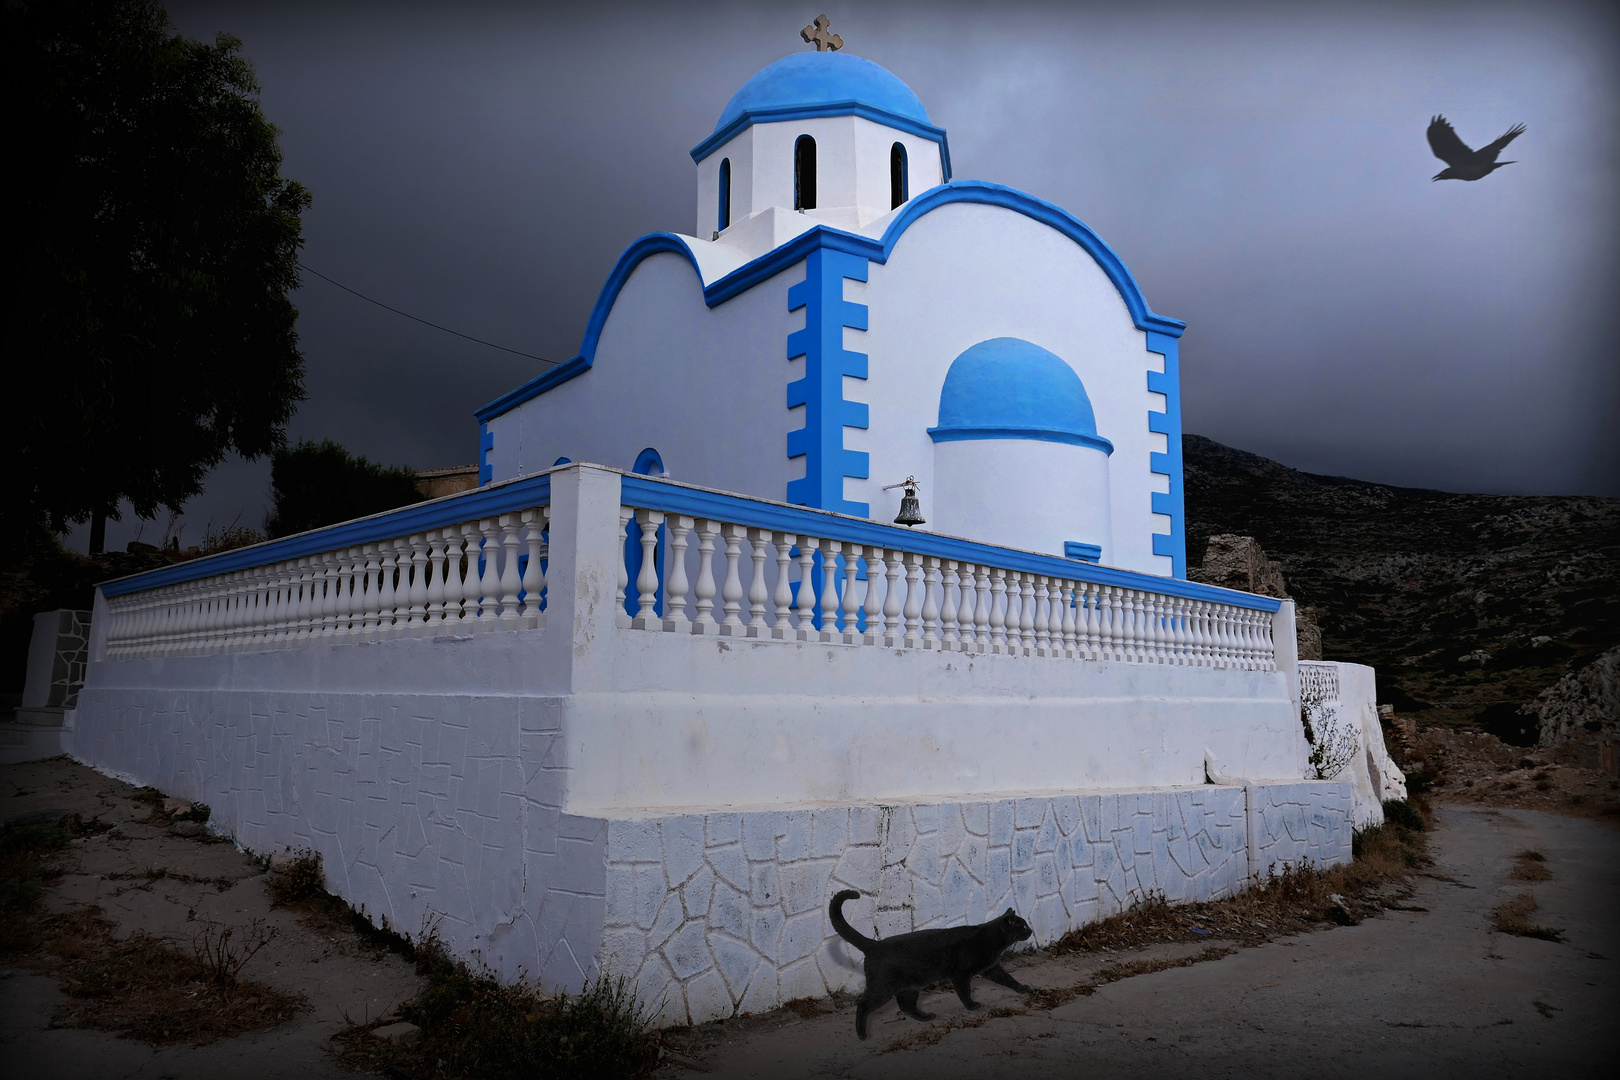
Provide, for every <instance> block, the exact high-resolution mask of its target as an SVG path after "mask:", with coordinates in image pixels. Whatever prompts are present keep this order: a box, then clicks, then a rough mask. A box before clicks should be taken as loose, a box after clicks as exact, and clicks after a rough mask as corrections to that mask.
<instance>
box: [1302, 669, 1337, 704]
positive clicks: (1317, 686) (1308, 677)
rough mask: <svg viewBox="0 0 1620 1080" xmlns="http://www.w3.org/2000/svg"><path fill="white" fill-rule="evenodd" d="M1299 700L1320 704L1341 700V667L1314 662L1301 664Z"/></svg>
mask: <svg viewBox="0 0 1620 1080" xmlns="http://www.w3.org/2000/svg"><path fill="white" fill-rule="evenodd" d="M1299 699H1300V700H1301V701H1309V702H1314V703H1317V704H1320V703H1321V702H1324V701H1338V700H1339V666H1338V665H1337V664H1326V663H1322V662H1320V661H1314V660H1301V661H1300V662H1299Z"/></svg>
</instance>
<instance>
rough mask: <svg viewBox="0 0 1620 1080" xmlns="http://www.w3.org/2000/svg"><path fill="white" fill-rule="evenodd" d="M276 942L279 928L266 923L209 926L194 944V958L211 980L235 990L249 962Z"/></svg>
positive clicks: (261, 920) (193, 939)
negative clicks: (241, 925)
mask: <svg viewBox="0 0 1620 1080" xmlns="http://www.w3.org/2000/svg"><path fill="white" fill-rule="evenodd" d="M275 938H276V928H275V927H273V926H272V927H269V928H266V927H265V925H264V920H263V919H254V920H253V922H252V923H251V924H250V925H248V926H245V927H234V926H222V925H220V924H219V923H216V922H209V923H208V924H207V925H205V926H204V927H203V928H202V929H201V930H199V931H197V936H196V937H194V938H192V940H191V954H192V956H193V957H195V958H196V960H197V963H198V965H199V966H200V967H201V968H202V969H203V970H204V971H205V972H207V973H208V977H209V978H210V979H212V980H213V981H214V982H215V983H217V984H218V985H220V986H235V985H236V976H237V975H238V974H240V973H241V971H242V969H243V968H244V967H246V966H247V962H248V961H249V960H252V959H253V957H254V956H255V955H256V954H257V953H258V952H259V950H260V949H262V948H264V947H265V946H266V945H268V944H270V943H271V942H272V941H274V940H275Z"/></svg>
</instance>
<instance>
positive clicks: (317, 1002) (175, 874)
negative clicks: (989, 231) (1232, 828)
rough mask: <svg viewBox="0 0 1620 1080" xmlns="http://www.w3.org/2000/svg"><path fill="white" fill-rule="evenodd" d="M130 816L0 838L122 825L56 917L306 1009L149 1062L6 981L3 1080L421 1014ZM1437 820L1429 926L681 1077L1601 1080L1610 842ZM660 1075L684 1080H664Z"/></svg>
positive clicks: (397, 991) (211, 1058)
mask: <svg viewBox="0 0 1620 1080" xmlns="http://www.w3.org/2000/svg"><path fill="white" fill-rule="evenodd" d="M135 795H136V793H135V789H133V788H130V787H129V786H128V785H124V784H120V783H118V782H117V781H113V780H109V779H107V778H105V777H101V776H99V775H97V774H95V773H93V772H91V771H90V770H88V769H84V768H82V767H80V766H76V765H72V764H70V763H68V762H66V761H63V760H56V761H50V762H37V763H33V764H30V765H23V766H11V767H6V768H0V821H5V820H11V819H14V818H16V817H17V816H18V815H21V814H26V813H32V812H36V811H52V812H68V813H78V814H80V815H81V817H83V818H85V819H86V820H89V819H92V818H100V819H101V820H102V821H104V822H109V823H112V822H116V823H117V828H116V829H114V830H112V831H110V832H104V833H102V834H100V835H95V836H86V837H83V838H81V839H79V840H76V841H74V843H73V845H72V847H71V852H72V857H71V859H70V860H69V863H68V867H67V870H68V872H67V873H66V874H65V875H64V876H63V877H61V878H60V880H58V881H56V882H55V883H54V884H53V885H52V886H51V887H50V888H49V890H48V891H47V894H46V898H45V901H44V903H45V905H46V907H47V909H49V910H54V911H62V910H68V909H70V908H72V907H74V906H75V905H82V904H95V905H98V906H99V907H101V908H102V909H103V910H104V911H105V912H106V913H107V914H108V915H109V916H110V917H111V918H113V919H114V920H115V921H116V922H117V923H118V925H119V933H121V934H128V933H130V932H132V931H134V930H137V929H139V930H144V931H146V932H148V933H150V934H154V935H166V936H168V937H170V938H172V939H173V940H174V941H175V942H176V943H178V944H180V945H182V946H184V945H185V944H186V943H188V942H190V940H191V938H192V936H193V934H194V933H195V928H196V926H197V925H198V924H199V922H205V921H207V920H213V921H215V922H216V923H224V924H231V925H238V926H240V925H246V924H248V923H250V922H251V921H252V920H253V919H264V920H266V922H267V923H268V924H269V925H271V926H274V927H276V928H277V930H278V931H279V936H278V938H277V939H276V940H275V941H274V942H273V943H272V944H271V945H270V946H269V947H268V948H266V949H265V950H264V952H263V953H261V954H260V956H259V957H258V958H256V959H255V960H254V961H253V962H252V964H251V965H250V966H249V967H248V968H247V969H246V970H245V971H244V972H243V974H244V976H246V977H251V978H256V979H259V980H261V981H263V982H266V983H269V984H270V985H272V986H274V987H276V988H278V989H283V990H287V991H289V992H293V993H301V994H304V995H306V996H307V998H308V1000H309V1003H310V1004H309V1007H308V1008H307V1009H305V1010H303V1011H302V1012H300V1013H299V1014H298V1016H297V1018H296V1019H295V1020H294V1021H293V1022H292V1023H290V1024H287V1025H285V1026H284V1027H281V1028H279V1029H277V1030H275V1031H272V1032H268V1033H265V1034H260V1035H248V1036H240V1037H237V1038H232V1039H224V1040H221V1041H218V1042H215V1043H212V1044H210V1045H207V1046H201V1047H194V1046H190V1045H186V1044H184V1043H182V1044H179V1045H173V1046H168V1047H163V1048H153V1047H149V1046H146V1045H144V1044H142V1043H139V1042H135V1041H132V1040H129V1039H123V1038H119V1037H117V1036H115V1035H111V1034H106V1033H102V1032H95V1031H84V1030H74V1029H65V1028H53V1027H51V1026H50V1024H51V1018H52V1016H53V1014H54V1013H55V1012H56V1008H57V1005H58V1004H59V1003H60V1002H61V1001H62V1000H63V998H62V993H61V991H60V990H59V989H58V988H57V983H56V980H55V979H54V978H50V977H47V976H42V975H37V974H31V973H29V972H26V971H22V970H18V969H17V968H9V969H7V968H3V967H0V1075H3V1076H49V1077H51V1078H52V1080H75V1078H79V1077H85V1078H90V1077H95V1078H104V1077H105V1078H123V1077H130V1078H148V1077H150V1078H158V1077H175V1078H189V1077H197V1078H205V1077H206V1078H208V1080H221V1078H231V1077H254V1078H258V1077H296V1078H298V1080H317V1078H322V1077H334V1078H335V1077H343V1076H352V1075H353V1074H349V1073H345V1072H344V1071H343V1070H342V1069H341V1068H340V1067H339V1066H338V1065H337V1064H336V1062H335V1061H334V1060H333V1059H332V1058H331V1057H330V1056H329V1054H328V1053H327V1051H326V1047H327V1044H328V1039H329V1037H330V1036H331V1035H332V1034H333V1033H334V1032H336V1031H338V1030H340V1029H341V1028H342V1027H343V1025H344V1017H345V1015H348V1016H353V1017H356V1018H367V1017H375V1016H378V1015H380V1014H383V1013H386V1012H390V1011H392V1010H393V1008H394V1007H395V1006H397V1005H398V1004H399V1003H400V1002H402V1001H404V1000H406V999H407V998H409V997H411V996H412V995H413V994H415V993H416V992H417V990H418V988H419V985H420V983H419V981H418V980H417V978H416V976H415V975H414V974H413V973H412V970H411V968H410V966H409V965H408V964H407V963H406V962H405V961H403V960H402V959H400V958H399V957H398V956H395V955H392V954H388V953H385V952H378V951H376V950H374V949H370V948H367V947H365V945H364V943H363V942H361V941H360V939H359V938H357V937H356V936H355V935H353V934H352V933H349V932H348V931H347V930H344V929H343V928H341V927H335V926H323V925H321V924H320V923H318V922H315V923H311V922H310V921H309V920H307V919H305V920H300V918H299V917H298V915H296V914H295V913H294V912H291V911H288V910H286V909H273V908H272V907H271V905H270V901H269V897H268V894H267V892H266V889H265V876H264V874H263V873H262V871H261V870H260V869H259V868H258V866H257V865H256V864H255V863H253V862H252V861H250V860H249V859H247V858H246V857H244V856H243V855H242V854H240V853H238V852H237V851H236V850H235V849H234V848H233V847H232V846H231V845H229V844H226V843H205V842H200V841H198V840H196V839H188V838H184V837H181V836H177V835H174V833H173V832H172V831H170V830H169V829H165V828H159V827H155V826H153V825H149V824H142V823H141V822H142V821H145V820H147V819H148V817H149V815H150V813H151V804H150V802H143V801H141V800H140V799H139V798H137V797H135ZM47 816H48V815H47ZM1437 816H1438V822H1437V826H1436V828H1435V830H1434V832H1433V833H1432V846H1431V853H1432V855H1433V857H1434V860H1435V865H1434V866H1433V868H1432V869H1431V870H1430V872H1429V874H1428V875H1427V876H1424V877H1422V878H1420V879H1419V883H1418V888H1417V893H1416V895H1415V896H1414V897H1413V898H1412V899H1410V900H1409V901H1407V902H1406V904H1405V906H1406V907H1408V908H1424V909H1427V910H1424V911H1415V910H1408V911H1405V912H1399V913H1397V912H1387V913H1385V914H1384V915H1382V916H1380V917H1379V918H1376V919H1371V920H1368V921H1366V922H1363V923H1361V924H1360V925H1358V926H1351V927H1342V928H1339V929H1335V930H1331V931H1323V932H1318V933H1308V934H1301V935H1297V936H1294V937H1291V938H1285V939H1282V940H1279V941H1275V942H1273V943H1271V944H1268V945H1263V946H1260V947H1257V948H1248V949H1241V950H1239V951H1237V952H1235V953H1234V954H1233V955H1229V956H1226V957H1225V958H1223V959H1218V960H1209V961H1203V962H1198V963H1195V964H1192V965H1191V966H1186V967H1176V968H1171V969H1169V970H1164V971H1159V972H1157V973H1155V974H1149V975H1137V976H1133V977H1130V978H1125V979H1123V980H1121V981H1118V982H1112V983H1109V984H1108V985H1104V986H1101V987H1100V988H1099V989H1098V990H1097V991H1096V993H1095V994H1092V995H1090V996H1082V997H1077V998H1074V999H1073V1000H1070V1001H1068V1002H1067V1003H1066V1004H1064V1005H1062V1006H1060V1007H1058V1008H1056V1009H1053V1010H1050V1011H1038V1010H1031V1011H1028V1012H1023V1013H1022V1014H1020V1015H1001V1016H987V1013H986V1012H979V1013H976V1014H971V1015H970V1014H967V1013H966V1012H965V1011H964V1010H963V1009H962V1008H961V1006H960V1005H959V1004H958V1003H957V1001H956V1000H955V998H954V997H953V996H950V995H932V996H931V997H928V998H925V999H924V1002H923V1006H924V1008H925V1009H927V1010H929V1011H932V1012H935V1013H937V1014H938V1018H937V1019H936V1020H935V1021H934V1022H933V1023H932V1024H929V1025H923V1024H918V1023H916V1022H914V1021H911V1020H909V1019H905V1018H903V1017H901V1016H900V1014H899V1012H898V1011H897V1010H896V1009H895V1008H894V1006H892V1005H890V1006H889V1007H888V1009H887V1010H885V1011H883V1012H881V1013H879V1014H878V1015H877V1016H876V1017H875V1018H874V1022H873V1034H872V1038H871V1040H870V1041H869V1042H867V1043H864V1044H863V1043H860V1042H857V1041H856V1039H855V1037H854V1030H853V1028H854V1016H853V1011H852V1009H851V1008H849V1007H848V1006H845V1007H843V1008H840V1009H836V1010H834V1011H832V1012H830V1013H826V1014H824V1015H820V1016H815V1017H812V1018H809V1019H798V1018H797V1017H795V1016H793V1015H792V1014H790V1013H787V1012H782V1013H778V1014H774V1015H772V1016H768V1017H763V1018H750V1019H746V1020H743V1021H736V1022H727V1023H723V1024H718V1025H704V1026H703V1027H702V1028H699V1029H696V1030H695V1031H693V1032H691V1033H690V1034H691V1035H692V1036H695V1038H693V1039H691V1040H690V1041H691V1042H692V1043H693V1044H694V1045H697V1046H705V1047H706V1048H704V1049H699V1050H694V1051H692V1053H693V1054H694V1056H695V1057H696V1058H698V1060H697V1061H695V1062H693V1063H692V1064H694V1065H696V1066H697V1068H698V1069H700V1070H703V1071H705V1072H706V1073H707V1074H708V1075H712V1076H715V1077H739V1078H754V1077H762V1076H766V1077H772V1078H773V1080H791V1078H794V1077H801V1076H804V1077H820V1076H830V1077H868V1076H870V1077H881V1078H883V1080H891V1078H904V1077H929V1078H935V1077H938V1076H940V1075H967V1076H978V1077H997V1076H1009V1077H1013V1076H1016V1077H1020V1078H1025V1077H1045V1076H1053V1077H1056V1076H1073V1075H1080V1074H1083V1075H1085V1076H1086V1077H1088V1078H1091V1077H1108V1076H1131V1077H1160V1076H1162V1077H1184V1076H1188V1075H1200V1076H1242V1077H1253V1076H1279V1077H1293V1076H1307V1075H1308V1076H1312V1077H1313V1078H1314V1077H1336V1076H1345V1077H1349V1076H1355V1077H1357V1078H1358V1080H1360V1078H1364V1077H1366V1076H1376V1077H1378V1080H1391V1078H1395V1077H1403V1076H1414V1077H1415V1076H1420V1075H1421V1076H1424V1077H1433V1076H1451V1075H1467V1076H1470V1077H1493V1076H1522V1075H1556V1076H1559V1077H1560V1080H1573V1078H1576V1077H1583V1076H1597V1075H1600V1074H1601V1075H1609V1073H1610V1072H1611V1071H1612V1070H1611V1068H1609V1067H1606V1063H1607V1062H1608V1060H1609V1059H1610V1058H1612V1056H1613V1053H1612V1050H1611V1048H1610V1044H1611V1043H1612V1038H1611V1037H1610V1032H1611V1028H1612V1023H1613V1018H1614V1017H1615V1016H1616V1015H1620V1008H1617V1006H1620V974H1617V972H1616V966H1617V965H1620V905H1617V904H1616V902H1615V900H1614V897H1615V896H1617V895H1620V830H1616V829H1614V828H1613V827H1611V826H1607V825H1604V824H1600V823H1598V822H1595V821H1592V820H1589V819H1578V818H1570V817H1561V816H1556V815H1552V814H1546V813H1540V812H1536V811H1529V810H1490V809H1482V808H1477V807H1464V806H1451V807H1444V808H1442V809H1441V810H1440V811H1439V812H1438V815H1437ZM1525 849H1533V850H1537V851H1540V852H1541V853H1542V854H1544V855H1545V856H1546V862H1545V863H1544V864H1540V865H1544V866H1545V867H1546V868H1547V869H1548V870H1549V871H1550V873H1551V877H1550V879H1549V880H1545V881H1535V882H1528V881H1518V880H1514V879H1512V878H1511V877H1510V876H1509V874H1510V872H1511V870H1512V868H1513V866H1514V865H1515V860H1514V856H1515V855H1517V854H1518V853H1519V852H1520V851H1523V850H1525ZM158 871H162V873H161V874H158V873H157V872H158ZM1526 891H1529V892H1532V893H1533V894H1534V895H1535V897H1536V898H1537V900H1538V901H1539V904H1540V907H1539V909H1538V910H1537V911H1536V912H1534V914H1533V919H1534V921H1536V922H1538V923H1542V924H1547V925H1551V926H1556V927H1561V928H1563V929H1564V931H1565V934H1566V936H1567V940H1566V941H1565V942H1562V943H1554V942H1549V941H1542V940H1536V939H1530V938H1521V937H1510V936H1507V935H1504V934H1500V933H1493V932H1491V931H1490V930H1489V923H1490V917H1491V912H1492V910H1493V909H1494V908H1495V907H1496V906H1497V905H1499V904H1501V903H1503V902H1504V901H1505V900H1508V899H1510V898H1512V897H1514V896H1517V895H1519V894H1520V893H1523V892H1526ZM1203 947H1204V946H1203V945H1202V944H1201V943H1200V944H1188V945H1165V946H1156V947H1153V948H1150V949H1145V950H1139V951H1134V952H1131V953H1129V954H1121V953H1113V954H1109V955H1106V956H1102V957H1098V956H1096V955H1087V956H1068V957H1063V958H1058V959H1052V958H1047V957H1028V958H1023V959H1021V960H1020V961H1017V962H1015V963H1014V964H1013V965H1010V966H1013V967H1014V968H1015V970H1016V971H1017V973H1018V976H1019V978H1021V979H1023V980H1024V981H1025V982H1028V983H1031V984H1034V985H1036V986H1044V987H1062V986H1073V985H1076V984H1078V983H1082V982H1086V981H1088V980H1090V979H1091V978H1092V977H1093V976H1095V974H1096V973H1097V972H1098V971H1099V970H1100V969H1102V968H1104V967H1108V966H1112V965H1117V964H1120V963H1121V962H1122V961H1141V960H1155V959H1157V960H1177V959H1185V958H1190V957H1194V956H1197V955H1198V954H1199V953H1200V952H1201V951H1202V949H1203ZM976 993H977V995H978V997H979V998H980V1000H981V1001H983V1002H984V1003H985V1004H986V1005H988V1006H990V1010H989V1011H992V1012H993V1011H995V1010H996V1009H997V1008H999V1009H1002V1010H1008V1011H1012V1010H1020V1009H1023V1008H1025V1007H1026V1002H1025V1001H1024V999H1023V998H1022V996H1021V995H1018V994H1015V993H1013V992H1011V991H1007V990H1004V989H1002V988H1000V987H997V986H995V985H993V984H989V983H984V982H983V981H982V980H981V981H980V983H979V984H978V985H977V987H976ZM979 1020H982V1023H980V1024H979V1025H978V1026H976V1027H962V1026H960V1025H961V1024H962V1022H963V1021H970V1022H971V1021H979ZM936 1036H938V1037H937V1038H936ZM897 1044H904V1045H903V1046H900V1047H899V1048H896V1047H897ZM886 1051H887V1052H886ZM659 1075H660V1076H661V1077H662V1078H664V1080H673V1078H675V1077H685V1076H689V1075H693V1076H695V1075H698V1073H697V1072H696V1071H693V1070H691V1069H689V1068H687V1067H684V1066H682V1065H679V1064H675V1063H671V1064H666V1065H665V1066H664V1068H663V1069H662V1070H661V1071H660V1074H659Z"/></svg>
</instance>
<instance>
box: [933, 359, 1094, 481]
mask: <svg viewBox="0 0 1620 1080" xmlns="http://www.w3.org/2000/svg"><path fill="white" fill-rule="evenodd" d="M928 434H929V435H931V436H932V437H933V439H934V441H935V442H956V441H961V440H968V439H1035V440H1039V441H1042V442H1061V443H1069V444H1071V445H1075V446H1089V447H1092V448H1094V449H1098V450H1101V451H1103V452H1104V453H1106V454H1112V453H1113V452H1114V444H1113V443H1111V442H1109V441H1108V440H1107V439H1105V438H1103V437H1102V436H1100V435H1098V434H1097V418H1096V415H1095V413H1093V411H1092V408H1091V398H1090V397H1088V396H1087V395H1086V388H1085V385H1084V384H1083V383H1081V381H1080V376H1079V375H1077V374H1075V371H1074V369H1073V368H1071V367H1070V366H1069V365H1068V364H1066V363H1064V362H1063V360H1062V358H1061V357H1058V356H1056V355H1054V354H1053V353H1051V352H1048V351H1047V350H1046V349H1043V348H1041V347H1040V346H1039V345H1036V344H1034V343H1032V342H1028V341H1025V340H1023V339H1022V338H1013V337H1000V338H991V339H990V340H988V341H981V342H979V343H978V344H977V345H974V346H972V347H970V348H968V349H966V350H965V351H963V352H962V354H961V355H960V356H958V357H957V358H956V359H955V360H953V361H951V367H950V370H949V371H948V372H946V374H945V386H944V388H943V389H941V390H940V394H939V426H938V427H933V428H929V429H928Z"/></svg>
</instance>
